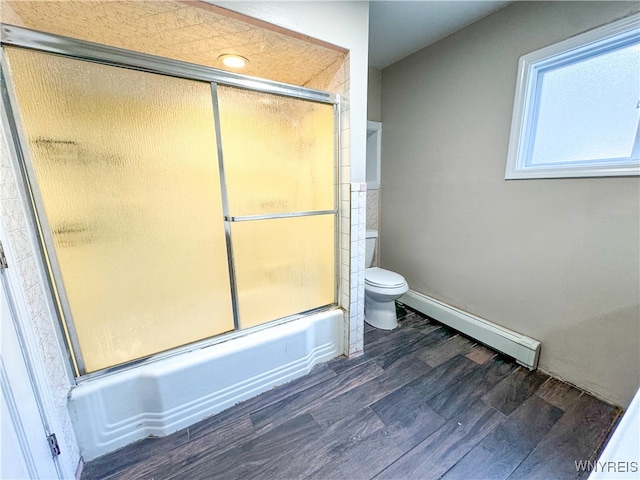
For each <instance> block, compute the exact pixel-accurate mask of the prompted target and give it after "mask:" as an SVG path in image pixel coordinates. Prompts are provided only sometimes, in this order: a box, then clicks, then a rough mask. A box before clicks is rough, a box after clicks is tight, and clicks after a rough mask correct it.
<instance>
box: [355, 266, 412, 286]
mask: <svg viewBox="0 0 640 480" xmlns="http://www.w3.org/2000/svg"><path fill="white" fill-rule="evenodd" d="M364 283H365V285H369V286H372V287H377V288H389V289H396V288H398V287H403V286H404V285H406V284H407V281H406V280H405V279H404V277H403V276H402V275H400V274H399V273H396V272H392V271H390V270H385V269H384V268H379V267H373V268H367V269H366V270H365V271H364Z"/></svg>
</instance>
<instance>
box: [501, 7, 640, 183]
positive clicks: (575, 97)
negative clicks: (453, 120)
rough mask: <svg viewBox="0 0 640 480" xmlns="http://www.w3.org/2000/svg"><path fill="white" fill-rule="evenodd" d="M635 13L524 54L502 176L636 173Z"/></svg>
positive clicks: (639, 141)
mask: <svg viewBox="0 0 640 480" xmlns="http://www.w3.org/2000/svg"><path fill="white" fill-rule="evenodd" d="M639 120H640V15H633V16H631V17H627V18H625V19H623V20H620V21H617V22H614V23H612V24H609V25H606V26H604V27H601V28H598V29H595V30H591V31H589V32H586V33H584V34H581V35H578V36H576V37H573V38H570V39H568V40H565V41H563V42H560V43H558V44H555V45H551V46H550V47H547V48H543V49H542V50H538V51H536V52H533V53H530V54H528V55H524V56H523V57H521V58H520V63H519V66H518V81H517V86H516V98H515V102H514V109H513V119H512V124H511V138H510V142H509V152H508V157H507V169H506V173H505V178H507V179H518V178H554V177H599V176H620V175H640V129H639Z"/></svg>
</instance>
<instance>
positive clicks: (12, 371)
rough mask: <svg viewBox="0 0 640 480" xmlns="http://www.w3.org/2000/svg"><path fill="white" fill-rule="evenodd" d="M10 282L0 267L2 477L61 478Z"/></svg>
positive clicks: (0, 475)
mask: <svg viewBox="0 0 640 480" xmlns="http://www.w3.org/2000/svg"><path fill="white" fill-rule="evenodd" d="M0 268H1V267H0ZM7 283H8V279H7V278H6V272H5V271H4V270H2V269H0V303H1V304H2V308H1V310H0V317H1V319H2V325H1V328H2V329H1V330H0V337H1V339H2V348H1V350H0V388H1V390H2V395H0V397H1V398H2V400H1V401H2V411H1V412H2V413H1V415H2V416H1V417H0V430H2V437H1V440H0V441H1V456H0V478H1V479H3V480H5V479H38V478H46V479H55V478H59V476H58V473H57V471H56V465H55V463H54V459H53V457H52V454H51V449H50V448H49V444H48V442H47V433H46V430H45V424H44V422H43V417H42V415H41V409H40V408H39V404H38V399H37V395H36V392H35V390H34V387H33V384H32V380H31V378H32V377H31V376H30V375H29V368H28V367H27V363H26V361H25V358H24V356H23V354H22V349H21V347H20V337H19V333H18V332H17V331H16V323H15V322H16V320H17V319H16V318H15V310H14V309H13V308H12V307H11V305H12V303H11V301H10V300H9V298H8V295H10V291H9V290H8V285H7Z"/></svg>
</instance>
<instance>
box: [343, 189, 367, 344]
mask: <svg viewBox="0 0 640 480" xmlns="http://www.w3.org/2000/svg"><path fill="white" fill-rule="evenodd" d="M366 211H367V184H366V183H352V184H351V222H350V223H351V242H350V244H351V255H350V259H351V268H350V273H351V274H350V277H349V285H350V297H349V328H348V329H346V328H345V334H346V333H348V338H347V337H345V350H346V346H347V345H348V351H345V354H347V355H348V356H354V355H358V354H360V353H362V350H363V336H364V268H365V265H364V260H365V230H366Z"/></svg>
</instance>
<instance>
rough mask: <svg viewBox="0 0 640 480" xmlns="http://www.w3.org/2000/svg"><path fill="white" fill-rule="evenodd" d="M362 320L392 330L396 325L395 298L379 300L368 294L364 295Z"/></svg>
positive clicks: (373, 325)
mask: <svg viewBox="0 0 640 480" xmlns="http://www.w3.org/2000/svg"><path fill="white" fill-rule="evenodd" d="M364 321H365V322H367V323H368V324H369V325H371V326H372V327H376V328H380V329H382V330H393V329H394V328H397V327H398V315H397V314H396V302H395V300H386V301H383V302H380V301H378V300H376V299H374V298H371V297H370V296H368V295H366V293H365V297H364Z"/></svg>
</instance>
